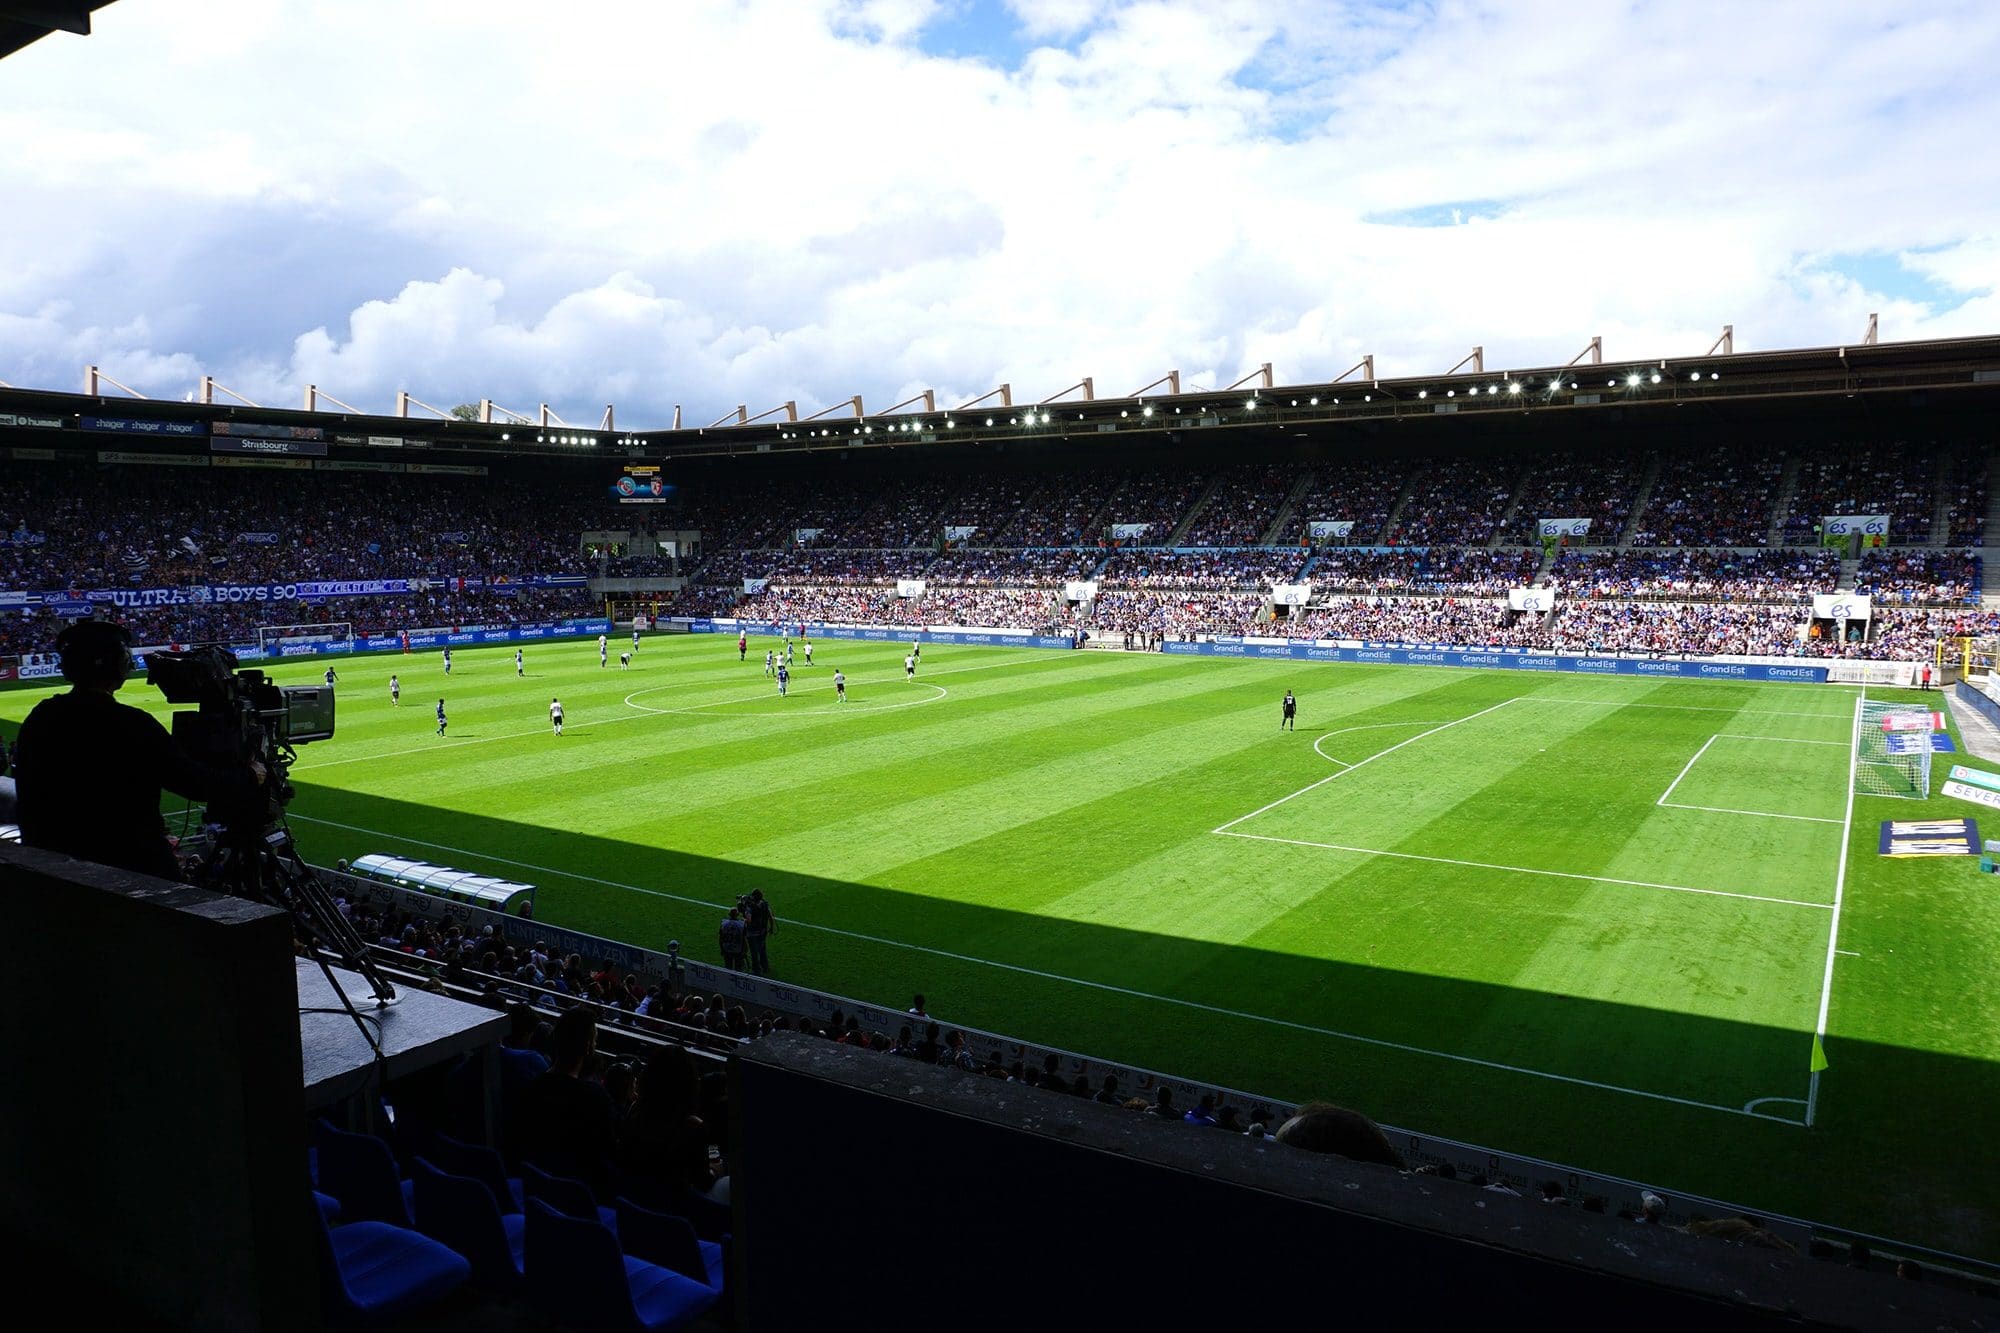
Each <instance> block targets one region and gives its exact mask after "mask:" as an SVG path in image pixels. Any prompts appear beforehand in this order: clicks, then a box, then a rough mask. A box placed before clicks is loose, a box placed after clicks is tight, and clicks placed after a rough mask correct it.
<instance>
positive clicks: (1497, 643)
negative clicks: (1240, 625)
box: [1255, 597, 1548, 648]
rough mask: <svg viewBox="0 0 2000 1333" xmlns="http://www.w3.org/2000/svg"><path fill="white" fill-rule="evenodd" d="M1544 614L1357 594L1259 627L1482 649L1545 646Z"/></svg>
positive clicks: (1496, 605)
mask: <svg viewBox="0 0 2000 1333" xmlns="http://www.w3.org/2000/svg"><path fill="white" fill-rule="evenodd" d="M1540 624H1541V618H1540V617H1538V616H1532V615H1516V614H1514V613H1511V612H1509V611H1508V610H1507V607H1506V604H1505V603H1501V602H1493V601H1486V600H1479V601H1468V600H1465V599H1463V598H1457V597H1393V598H1387V597H1383V598H1375V597H1355V598H1349V599H1345V600H1341V601H1336V602H1330V603H1326V604H1323V605H1320V606H1311V607H1307V608H1305V609H1304V610H1303V611H1300V612H1294V613H1293V614H1292V616H1291V617H1290V618H1289V619H1287V620H1284V621H1279V622H1276V623H1274V624H1272V625H1270V626H1260V627H1259V628H1258V629H1257V630H1256V631H1255V632H1256V633H1259V634H1263V633H1273V632H1274V633H1276V634H1279V635H1283V636H1287V637H1292V638H1305V639H1359V640H1362V641H1364V642H1372V643H1450V644H1462V645H1465V646H1467V647H1478V648H1542V647H1547V646H1548V643H1547V636H1546V634H1545V632H1543V631H1542V630H1541V629H1540V628H1539V626H1540Z"/></svg>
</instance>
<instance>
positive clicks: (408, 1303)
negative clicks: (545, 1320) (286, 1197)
mask: <svg viewBox="0 0 2000 1333" xmlns="http://www.w3.org/2000/svg"><path fill="white" fill-rule="evenodd" d="M311 1211H312V1216H313V1233H314V1235H315V1236H316V1237H317V1238H318V1243H319V1260H320V1262H319V1268H320V1301H321V1303H322V1304H323V1305H324V1306H325V1307H326V1308H327V1310H329V1311H330V1312H331V1313H332V1314H334V1315H335V1317H336V1319H338V1320H340V1321H341V1322H347V1323H362V1324H370V1323H376V1322H379V1321H384V1320H389V1319H393V1318H396V1317H397V1316H399V1315H403V1314H407V1313H409V1312H410V1311H412V1310H419V1309H422V1308H423V1307H425V1306H427V1305H430V1304H432V1303H434V1302H436V1301H439V1300H442V1299H443V1298H444V1297H446V1296H449V1295H450V1294H451V1293H452V1292H454V1291H456V1290H458V1288H459V1287H461V1286H463V1285H464V1283H465V1280H466V1279H467V1278H469V1277H471V1276H472V1265H471V1264H469V1263H467V1262H466V1261H465V1258H464V1257H463V1256H462V1255H460V1254H458V1253H457V1252H456V1251H454V1250H451V1249H449V1248H448V1247H446V1246H444V1245H440V1244H439V1243H438V1242H436V1241H434V1240H432V1239H430V1238H429V1237H428V1236H424V1235H420V1234H418V1233H417V1232H415V1231H411V1230H409V1229H408V1228H406V1227H395V1226H390V1225H389V1224H388V1223H386V1222H351V1223H349V1224H348V1225H346V1226H344V1227H330V1226H328V1225H327V1221H326V1218H325V1217H324V1216H323V1215H322V1214H321V1212H320V1210H319V1209H318V1208H314V1209H312V1210H311Z"/></svg>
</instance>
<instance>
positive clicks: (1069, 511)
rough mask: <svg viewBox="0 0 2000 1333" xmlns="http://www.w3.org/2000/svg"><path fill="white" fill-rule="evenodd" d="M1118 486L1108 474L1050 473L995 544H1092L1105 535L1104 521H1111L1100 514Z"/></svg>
mask: <svg viewBox="0 0 2000 1333" xmlns="http://www.w3.org/2000/svg"><path fill="white" fill-rule="evenodd" d="M1117 487H1118V478H1117V476H1116V475H1115V474H1111V473H1106V472H1057V473H1051V474H1049V475H1048V476H1047V478H1046V479H1045V480H1044V481H1043V482H1042V485H1041V487H1040V488H1039V489H1038V490H1037V491H1036V492H1035V494H1034V496H1033V498H1031V499H1030V500H1029V501H1028V503H1027V505H1026V506H1024V507H1023V508H1022V510H1021V512H1020V513H1018V514H1016V515H1015V516H1014V520H1013V522H1011V523H1009V524H1008V525H1007V526H1006V527H1004V528H1002V529H1001V530H1000V535H999V536H998V537H997V538H995V544H996V545H999V546H1095V545H1096V544H1097V542H1098V540H1099V539H1100V538H1101V537H1103V536H1104V523H1105V522H1108V521H1110V520H1108V519H1103V518H1102V517H1101V516H1102V515H1103V513H1104V507H1105V506H1106V505H1107V504H1109V503H1110V501H1111V495H1112V492H1113V491H1114V490H1116V489H1117ZM1134 521H1135V522H1136V521H1137V520H1134Z"/></svg>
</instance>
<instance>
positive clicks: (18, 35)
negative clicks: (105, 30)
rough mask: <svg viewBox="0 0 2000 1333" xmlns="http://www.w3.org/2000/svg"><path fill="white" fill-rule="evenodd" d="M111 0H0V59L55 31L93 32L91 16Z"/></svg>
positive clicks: (81, 35) (80, 35)
mask: <svg viewBox="0 0 2000 1333" xmlns="http://www.w3.org/2000/svg"><path fill="white" fill-rule="evenodd" d="M110 3H111V0H0V59H5V58H6V57H8V56H11V55H13V54H14V53H15V52H16V51H18V50H20V49H21V48H22V47H24V46H26V45H28V44H29V43H30V42H38V41H40V40H41V39H42V38H44V37H46V36H48V35H49V34H50V33H52V32H73V33H75V34H76V35H77V36H79V37H88V36H89V35H90V16H91V14H92V13H93V12H95V11H96V10H100V9H102V8H104V7H105V6H106V5H108V4H110Z"/></svg>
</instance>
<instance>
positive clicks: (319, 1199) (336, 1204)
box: [312, 1190, 340, 1225]
mask: <svg viewBox="0 0 2000 1333" xmlns="http://www.w3.org/2000/svg"><path fill="white" fill-rule="evenodd" d="M312 1195H313V1206H314V1207H316V1208H318V1209H319V1215H320V1216H321V1217H323V1218H325V1219H326V1220H327V1222H328V1224H329V1225H331V1224H333V1223H335V1222H338V1221H340V1200H338V1199H336V1198H334V1197H333V1196H332V1195H331V1194H321V1193H320V1192H319V1191H318V1190H314V1191H313V1192H312Z"/></svg>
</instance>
